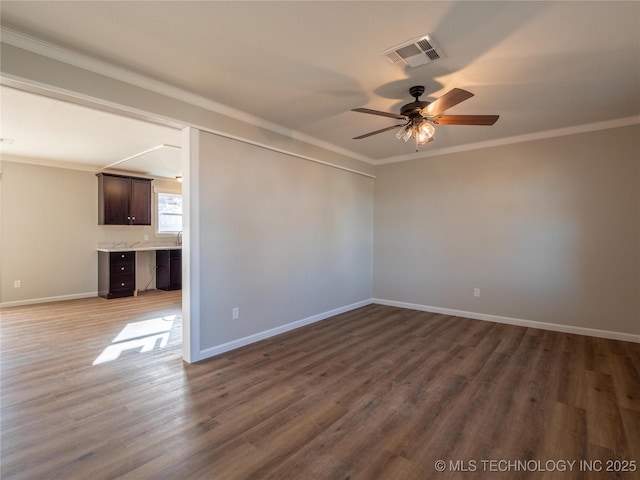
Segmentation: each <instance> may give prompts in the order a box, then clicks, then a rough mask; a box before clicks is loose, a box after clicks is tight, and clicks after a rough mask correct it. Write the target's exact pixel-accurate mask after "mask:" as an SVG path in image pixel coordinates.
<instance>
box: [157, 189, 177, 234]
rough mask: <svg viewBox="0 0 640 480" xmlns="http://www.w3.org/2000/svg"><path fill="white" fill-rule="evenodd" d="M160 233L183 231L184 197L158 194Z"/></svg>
mask: <svg viewBox="0 0 640 480" xmlns="http://www.w3.org/2000/svg"><path fill="white" fill-rule="evenodd" d="M157 198H158V204H157V207H158V233H178V232H181V231H182V195H177V194H175V193H158V196H157Z"/></svg>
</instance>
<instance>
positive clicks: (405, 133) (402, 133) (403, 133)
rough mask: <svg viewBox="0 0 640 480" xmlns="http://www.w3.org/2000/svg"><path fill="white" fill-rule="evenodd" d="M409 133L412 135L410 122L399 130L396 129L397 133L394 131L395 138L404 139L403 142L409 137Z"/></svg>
mask: <svg viewBox="0 0 640 480" xmlns="http://www.w3.org/2000/svg"><path fill="white" fill-rule="evenodd" d="M411 135H413V128H412V126H411V124H406V125H405V126H404V127H402V128H401V129H400V130H398V133H396V138H397V139H398V140H404V141H405V142H407V141H409V139H410V138H411Z"/></svg>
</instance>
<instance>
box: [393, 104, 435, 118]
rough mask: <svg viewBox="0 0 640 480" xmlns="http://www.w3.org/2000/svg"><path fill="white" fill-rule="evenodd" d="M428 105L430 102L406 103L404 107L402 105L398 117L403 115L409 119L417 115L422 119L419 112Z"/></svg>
mask: <svg viewBox="0 0 640 480" xmlns="http://www.w3.org/2000/svg"><path fill="white" fill-rule="evenodd" d="M430 103H431V102H423V101H419V100H417V101H415V102H411V103H407V104H406V105H403V106H402V108H401V109H400V115H405V116H406V117H409V118H411V117H415V116H416V115H417V116H419V117H420V118H422V115H420V110H422V109H423V108H424V107H426V106H427V105H429V104H430Z"/></svg>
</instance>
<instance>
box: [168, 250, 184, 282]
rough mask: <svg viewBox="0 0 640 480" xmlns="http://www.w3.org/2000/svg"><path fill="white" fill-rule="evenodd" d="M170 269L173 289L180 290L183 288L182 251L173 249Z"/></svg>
mask: <svg viewBox="0 0 640 480" xmlns="http://www.w3.org/2000/svg"><path fill="white" fill-rule="evenodd" d="M169 270H170V273H169V284H170V285H171V289H172V290H180V289H181V288H182V251H180V250H171V254H170V262H169Z"/></svg>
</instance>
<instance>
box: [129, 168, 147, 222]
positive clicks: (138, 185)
mask: <svg viewBox="0 0 640 480" xmlns="http://www.w3.org/2000/svg"><path fill="white" fill-rule="evenodd" d="M131 224H132V225H151V181H150V180H138V179H136V178H132V179H131Z"/></svg>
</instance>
